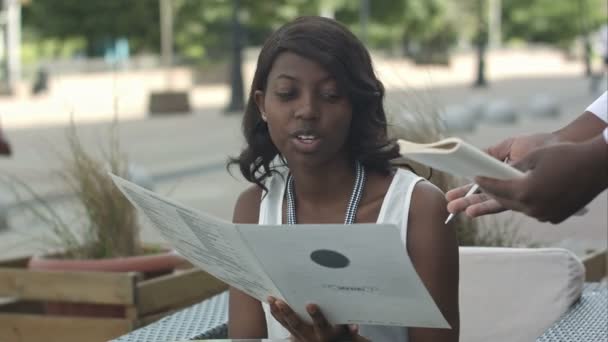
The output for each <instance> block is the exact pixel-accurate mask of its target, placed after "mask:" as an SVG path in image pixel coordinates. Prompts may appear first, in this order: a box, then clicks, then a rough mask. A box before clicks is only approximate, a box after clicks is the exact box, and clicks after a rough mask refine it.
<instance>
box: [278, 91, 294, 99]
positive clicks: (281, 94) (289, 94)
mask: <svg viewBox="0 0 608 342" xmlns="http://www.w3.org/2000/svg"><path fill="white" fill-rule="evenodd" d="M276 95H277V97H278V98H279V99H281V100H290V99H292V98H293V97H294V96H295V92H293V91H278V92H276Z"/></svg>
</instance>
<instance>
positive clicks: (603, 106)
mask: <svg viewBox="0 0 608 342" xmlns="http://www.w3.org/2000/svg"><path fill="white" fill-rule="evenodd" d="M607 94H608V92H606V91H605V92H604V93H603V94H602V96H600V97H598V98H597V100H595V101H594V102H593V103H592V104H591V105H589V107H587V111H588V112H591V113H593V114H595V115H596V116H597V117H598V118H600V119H602V120H603V121H604V122H605V123H607V124H608V95H607ZM602 134H603V135H604V140H605V141H606V144H608V127H606V128H605V129H604V132H602Z"/></svg>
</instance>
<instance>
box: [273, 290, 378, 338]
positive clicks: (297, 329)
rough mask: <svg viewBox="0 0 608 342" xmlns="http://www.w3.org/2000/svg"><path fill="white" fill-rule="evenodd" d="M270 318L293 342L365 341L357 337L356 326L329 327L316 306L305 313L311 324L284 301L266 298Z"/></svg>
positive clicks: (308, 308)
mask: <svg viewBox="0 0 608 342" xmlns="http://www.w3.org/2000/svg"><path fill="white" fill-rule="evenodd" d="M268 304H269V306H270V312H271V313H272V316H273V317H274V318H275V319H276V320H277V321H278V322H279V323H281V325H283V327H285V329H287V330H288V331H289V332H290V333H291V336H292V338H293V339H294V340H295V341H302V342H303V341H306V342H316V341H318V342H330V341H367V340H366V339H365V338H363V337H362V336H360V335H358V333H357V330H358V327H357V326H348V325H331V324H329V322H328V321H327V319H326V318H325V316H324V315H323V313H322V312H321V309H319V307H318V306H317V305H316V304H308V305H307V306H306V311H307V312H308V314H309V315H310V317H311V318H312V321H313V324H309V323H307V322H306V321H304V320H302V319H301V318H300V317H299V316H298V315H297V314H296V313H295V312H294V311H293V310H292V309H291V308H290V307H289V305H287V303H285V302H284V301H282V300H280V299H276V298H274V297H268Z"/></svg>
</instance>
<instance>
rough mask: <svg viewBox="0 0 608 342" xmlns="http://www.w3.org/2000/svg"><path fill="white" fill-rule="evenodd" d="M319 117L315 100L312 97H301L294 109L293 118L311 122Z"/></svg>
mask: <svg viewBox="0 0 608 342" xmlns="http://www.w3.org/2000/svg"><path fill="white" fill-rule="evenodd" d="M318 116H319V108H318V103H317V100H316V99H315V97H314V96H313V95H308V94H305V95H302V97H301V99H300V101H298V103H297V107H296V109H295V117H296V118H297V119H302V120H313V119H316V118H317V117H318Z"/></svg>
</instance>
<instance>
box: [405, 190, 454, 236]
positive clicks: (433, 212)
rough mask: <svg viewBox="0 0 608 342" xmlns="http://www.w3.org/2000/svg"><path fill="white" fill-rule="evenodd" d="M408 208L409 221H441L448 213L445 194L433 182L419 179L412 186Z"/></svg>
mask: <svg viewBox="0 0 608 342" xmlns="http://www.w3.org/2000/svg"><path fill="white" fill-rule="evenodd" d="M409 210H410V223H416V222H421V221H424V222H426V223H437V222H439V223H443V221H444V220H445V218H446V217H447V215H448V211H447V201H446V199H445V194H444V193H443V191H441V190H440V189H439V188H438V187H437V186H435V184H433V183H431V182H429V181H428V180H426V179H425V180H421V181H419V182H417V183H416V185H415V187H414V190H413V192H412V199H411V201H410V208H409ZM414 226H416V225H415V224H414Z"/></svg>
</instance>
